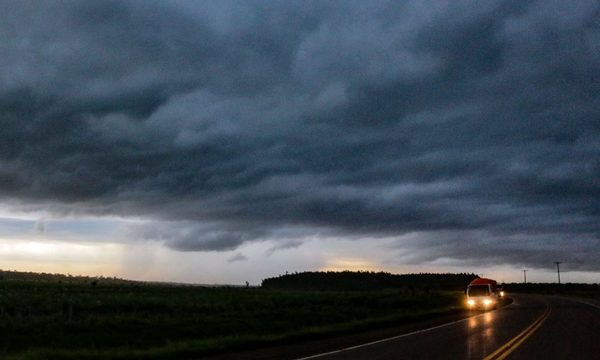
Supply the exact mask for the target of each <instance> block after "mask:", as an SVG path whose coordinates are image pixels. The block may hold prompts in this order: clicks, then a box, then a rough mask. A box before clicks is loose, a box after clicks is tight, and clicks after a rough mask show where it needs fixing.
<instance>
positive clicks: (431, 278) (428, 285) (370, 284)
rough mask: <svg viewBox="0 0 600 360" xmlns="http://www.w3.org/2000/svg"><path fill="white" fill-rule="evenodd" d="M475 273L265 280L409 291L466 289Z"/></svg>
mask: <svg viewBox="0 0 600 360" xmlns="http://www.w3.org/2000/svg"><path fill="white" fill-rule="evenodd" d="M477 277H479V276H477V275H475V274H466V273H462V274H451V273H446V274H433V273H419V274H390V273H386V272H370V271H326V272H322V271H316V272H312V271H309V272H301V273H294V274H286V275H280V276H278V277H273V278H268V279H264V280H263V281H262V285H261V286H262V287H263V288H265V289H289V290H341V291H345V290H348V291H361V290H366V291H368V290H379V289H404V290H407V291H413V292H414V291H417V290H421V291H429V290H464V289H465V288H466V287H467V285H468V284H469V282H471V280H473V279H475V278H477Z"/></svg>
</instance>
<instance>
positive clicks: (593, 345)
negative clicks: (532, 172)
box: [283, 295, 600, 360]
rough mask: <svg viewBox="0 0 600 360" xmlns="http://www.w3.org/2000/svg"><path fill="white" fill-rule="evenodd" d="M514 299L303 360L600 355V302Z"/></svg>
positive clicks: (594, 356) (555, 357) (556, 298)
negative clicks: (491, 308) (445, 321)
mask: <svg viewBox="0 0 600 360" xmlns="http://www.w3.org/2000/svg"><path fill="white" fill-rule="evenodd" d="M513 298H514V302H513V304H511V305H509V306H506V307H503V308H501V309H499V310H496V311H490V312H486V313H483V314H480V315H477V316H473V317H470V318H467V319H463V320H459V321H456V322H452V323H449V324H444V325H441V326H436V327H434V328H430V329H426V330H425V331H417V332H413V333H408V334H403V335H398V336H395V337H392V338H388V339H385V340H383V341H376V342H373V343H371V344H366V345H358V346H355V347H350V348H345V349H342V350H334V351H332V352H329V353H322V354H317V355H314V356H309V357H304V359H322V360H334V359H351V360H352V359H355V360H359V359H364V360H367V359H368V360H373V359H486V360H496V359H600V306H599V305H594V304H592V305H588V304H584V303H580V302H576V301H574V300H571V299H565V298H559V297H554V296H535V295H516V296H514V297H513ZM283 358H286V356H284V357H283Z"/></svg>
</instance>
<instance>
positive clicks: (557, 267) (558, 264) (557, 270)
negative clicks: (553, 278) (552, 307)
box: [554, 261, 562, 285]
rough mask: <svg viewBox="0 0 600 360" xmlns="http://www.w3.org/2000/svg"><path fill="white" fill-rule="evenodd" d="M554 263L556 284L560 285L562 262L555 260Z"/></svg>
mask: <svg viewBox="0 0 600 360" xmlns="http://www.w3.org/2000/svg"><path fill="white" fill-rule="evenodd" d="M554 263H555V264H556V273H557V274H558V284H559V285H560V264H562V262H560V261H555V262H554Z"/></svg>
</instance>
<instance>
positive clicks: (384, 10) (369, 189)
mask: <svg viewBox="0 0 600 360" xmlns="http://www.w3.org/2000/svg"><path fill="white" fill-rule="evenodd" d="M0 14H2V15H0V19H1V21H0V37H1V38H2V39H3V41H2V43H1V44H0V52H1V53H2V54H3V56H2V57H1V58H0V129H2V130H1V131H0V201H1V202H3V203H5V204H10V206H12V207H14V208H19V209H22V210H23V209H24V210H28V209H29V210H30V209H46V210H47V211H48V212H50V213H53V214H58V215H60V214H62V215H77V214H86V215H97V216H104V215H110V216H122V217H134V218H141V219H146V220H147V221H146V222H145V225H141V226H136V227H133V228H132V229H130V235H131V237H132V238H135V239H137V240H139V239H142V240H143V239H146V240H156V241H161V242H164V244H165V245H166V246H168V247H171V248H174V249H177V250H181V251H213V250H217V251H218V250H232V249H236V248H237V247H238V246H240V245H241V244H244V243H246V242H251V241H261V240H265V239H270V240H273V241H277V240H278V239H281V245H279V246H278V245H275V246H274V247H273V249H274V250H273V251H275V250H276V249H280V248H281V249H283V248H294V247H297V246H300V244H301V239H302V238H305V237H309V236H320V235H322V234H335V235H336V236H348V237H352V238H356V239H357V240H358V241H359V240H360V239H361V238H366V237H368V238H369V239H371V240H370V241H374V240H372V239H377V238H379V237H385V238H390V237H399V239H400V240H398V241H399V243H398V246H405V247H406V246H408V247H410V248H411V249H413V250H414V252H415V256H414V257H413V258H411V259H407V261H430V260H434V259H436V258H441V257H450V258H453V259H458V260H469V261H480V262H487V261H492V260H493V261H500V262H506V263H515V262H518V263H522V264H527V265H532V266H551V262H552V261H554V260H555V257H557V256H561V259H562V260H563V261H571V262H573V263H574V264H578V265H577V266H579V267H580V268H581V269H587V270H600V260H598V257H597V256H596V255H597V254H598V252H600V226H599V225H598V224H599V223H600V221H599V220H600V218H599V215H600V200H599V199H600V183H599V181H598V179H599V178H600V122H599V121H598V119H599V117H600V97H599V96H598V94H600V72H599V71H598V69H600V23H599V22H598V21H597V19H598V17H599V16H600V5H599V4H598V2H596V1H578V2H575V3H572V2H569V3H566V2H562V1H540V2H535V1H533V2H520V1H499V2H497V1H483V2H481V1H478V2H469V1H465V2H453V3H452V4H446V3H444V2H435V1H433V2H423V1H403V2H394V1H391V2H384V1H378V2H372V1H369V2H361V1H356V2H354V1H344V2H335V1H315V2H311V1H308V2H302V3H295V2H276V3H274V2H269V1H249V2H244V3H240V2H227V1H220V2H218V3H198V2H193V1H190V2H188V1H176V2H154V1H103V2H85V1H65V2H60V3H57V2H39V1H31V2H28V1H20V2H4V1H3V2H0ZM40 224H41V226H43V223H40ZM40 229H43V227H41V228H40ZM406 234H415V236H412V235H411V236H409V237H410V238H411V239H413V238H414V241H412V240H411V241H407V240H406V237H403V236H404V235H406ZM448 234H451V235H448ZM457 234H459V235H460V236H458V235H457ZM417 235H418V236H417ZM402 239H403V240H402ZM474 249H475V250H476V251H473V250H474ZM482 249H485V251H484V250H482ZM574 249H575V250H574ZM479 253H492V254H494V256H493V258H485V259H484V258H481V257H479V255H478V254H479ZM550 257H553V258H550ZM477 259H480V260H477Z"/></svg>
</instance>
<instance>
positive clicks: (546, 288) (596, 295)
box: [504, 283, 600, 300]
mask: <svg viewBox="0 0 600 360" xmlns="http://www.w3.org/2000/svg"><path fill="white" fill-rule="evenodd" d="M504 288H505V290H506V291H507V292H508V293H511V292H512V293H531V294H545V295H561V296H574V297H583V298H590V299H596V300H600V284H580V283H566V284H552V283H550V284H548V283H527V284H524V283H509V284H505V285H504Z"/></svg>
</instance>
